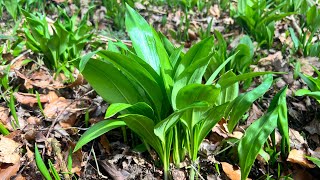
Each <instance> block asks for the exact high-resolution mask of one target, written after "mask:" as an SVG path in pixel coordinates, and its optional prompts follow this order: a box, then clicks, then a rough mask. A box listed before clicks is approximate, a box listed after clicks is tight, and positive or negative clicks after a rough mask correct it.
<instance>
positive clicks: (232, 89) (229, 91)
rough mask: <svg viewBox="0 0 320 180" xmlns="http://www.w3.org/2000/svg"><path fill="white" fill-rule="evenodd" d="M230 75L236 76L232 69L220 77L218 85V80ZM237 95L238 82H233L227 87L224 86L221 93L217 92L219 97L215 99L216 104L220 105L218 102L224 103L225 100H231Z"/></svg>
mask: <svg viewBox="0 0 320 180" xmlns="http://www.w3.org/2000/svg"><path fill="white" fill-rule="evenodd" d="M232 77H236V75H235V74H234V73H233V72H232V71H228V72H226V73H225V74H223V75H222V76H221V77H220V79H219V81H218V83H217V84H218V85H219V82H221V81H223V80H225V79H228V78H232ZM238 95H239V83H238V82H235V83H233V84H232V85H230V86H229V87H227V88H224V89H223V90H222V91H221V93H220V94H219V98H218V99H217V104H218V105H220V104H224V103H226V102H229V101H232V100H234V99H235V98H236V97H238Z"/></svg>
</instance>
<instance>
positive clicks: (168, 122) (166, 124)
mask: <svg viewBox="0 0 320 180" xmlns="http://www.w3.org/2000/svg"><path fill="white" fill-rule="evenodd" d="M208 107H209V104H208V103H207V102H203V101H202V102H196V103H194V104H190V105H188V106H187V107H185V108H183V109H180V110H177V111H175V112H173V113H172V114H171V115H170V116H169V117H167V118H166V119H164V120H162V121H160V122H159V123H158V124H157V125H156V126H155V127H154V133H155V135H156V136H158V137H159V139H160V140H161V141H162V142H165V140H166V134H167V133H168V131H169V130H170V129H171V128H172V127H173V126H174V125H175V124H176V123H177V122H178V121H179V118H180V117H181V116H182V115H183V113H184V112H186V111H188V110H192V109H202V108H208Z"/></svg>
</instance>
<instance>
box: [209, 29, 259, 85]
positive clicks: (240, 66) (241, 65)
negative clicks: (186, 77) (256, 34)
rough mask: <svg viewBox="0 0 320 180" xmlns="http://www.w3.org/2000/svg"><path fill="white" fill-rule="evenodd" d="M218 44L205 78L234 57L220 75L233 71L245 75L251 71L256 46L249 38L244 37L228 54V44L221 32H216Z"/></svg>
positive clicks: (215, 46)
mask: <svg viewBox="0 0 320 180" xmlns="http://www.w3.org/2000/svg"><path fill="white" fill-rule="evenodd" d="M214 34H215V37H216V39H217V43H216V44H215V45H214V54H213V57H212V59H211V60H210V64H209V65H208V68H207V71H206V74H205V76H204V77H205V78H206V79H207V78H209V77H210V75H211V74H212V73H213V72H214V70H215V69H217V68H218V67H219V66H220V65H221V64H222V63H224V62H225V61H226V60H227V59H228V58H230V57H232V58H231V60H230V62H228V63H227V64H226V66H225V67H223V69H222V70H221V72H220V74H223V73H225V72H227V71H230V70H233V72H235V73H236V74H244V73H247V72H249V71H250V65H251V64H252V63H253V60H252V59H253V56H254V45H253V43H252V41H251V39H250V37H249V36H247V35H244V36H243V37H242V38H241V39H240V41H239V44H238V45H237V47H236V48H235V49H233V50H232V51H231V52H229V53H228V51H227V48H228V44H227V42H226V40H225V39H224V38H223V36H222V34H221V33H220V32H219V31H214Z"/></svg>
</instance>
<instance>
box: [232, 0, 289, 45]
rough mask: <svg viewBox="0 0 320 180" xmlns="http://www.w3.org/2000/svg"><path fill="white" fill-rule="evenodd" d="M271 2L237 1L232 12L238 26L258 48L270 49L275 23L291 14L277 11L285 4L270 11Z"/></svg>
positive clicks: (259, 0) (258, 0) (255, 0)
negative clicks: (251, 38) (254, 41)
mask: <svg viewBox="0 0 320 180" xmlns="http://www.w3.org/2000/svg"><path fill="white" fill-rule="evenodd" d="M271 5H272V4H271V2H270V1H267V0H238V3H237V10H235V12H233V16H234V17H235V19H236V21H237V22H238V24H240V25H241V26H242V27H243V28H244V29H245V30H246V31H247V33H249V34H250V35H251V36H253V37H254V39H255V40H256V41H257V42H258V43H259V45H260V46H266V47H268V48H270V47H271V46H272V44H273V39H274V30H275V22H276V21H278V20H281V19H282V18H284V17H286V16H288V15H291V14H293V13H291V12H288V13H282V12H279V9H281V8H282V7H284V6H285V5H286V3H285V2H283V3H281V4H279V5H278V6H277V7H275V8H273V9H270V8H269V7H270V6H271Z"/></svg>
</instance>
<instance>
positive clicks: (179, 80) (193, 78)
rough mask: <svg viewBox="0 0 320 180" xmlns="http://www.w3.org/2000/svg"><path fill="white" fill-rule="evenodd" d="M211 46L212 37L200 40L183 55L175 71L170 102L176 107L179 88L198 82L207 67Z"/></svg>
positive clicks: (211, 54)
mask: <svg viewBox="0 0 320 180" xmlns="http://www.w3.org/2000/svg"><path fill="white" fill-rule="evenodd" d="M212 48H213V37H209V38H207V39H204V40H202V41H201V42H199V43H198V44H196V45H194V46H193V47H192V48H191V49H190V50H189V51H188V52H187V53H186V54H185V55H184V57H183V59H182V60H181V62H180V64H179V65H178V68H177V71H176V73H175V78H174V81H175V82H174V85H173V89H172V95H171V102H172V106H173V109H176V104H175V103H176V96H177V94H178V92H179V90H180V89H181V88H183V87H184V86H186V85H188V84H195V83H198V84H200V83H201V81H202V77H203V75H204V73H205V71H206V69H207V66H208V64H209V62H210V59H211V58H212V56H213V53H211V51H212Z"/></svg>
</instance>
